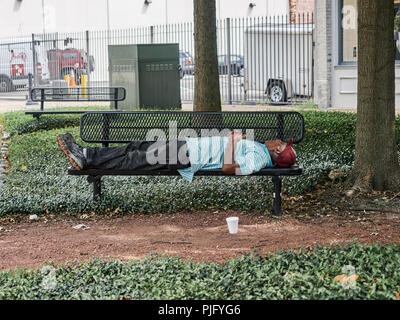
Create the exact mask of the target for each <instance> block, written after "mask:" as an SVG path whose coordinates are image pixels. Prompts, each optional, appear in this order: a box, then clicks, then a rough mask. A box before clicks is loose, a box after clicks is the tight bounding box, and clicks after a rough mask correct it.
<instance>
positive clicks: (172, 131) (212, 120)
mask: <svg viewBox="0 0 400 320" xmlns="http://www.w3.org/2000/svg"><path fill="white" fill-rule="evenodd" d="M234 129H240V130H243V131H242V132H243V133H246V135H247V138H252V140H254V141H258V142H260V143H264V142H265V141H266V140H275V139H280V140H282V141H288V140H289V139H290V138H291V137H293V138H294V143H295V144H297V143H300V142H301V141H302V140H303V137H304V118H303V116H302V115H301V114H300V113H298V112H286V111H285V112H283V111H265V112H244V111H241V112H189V111H135V112H119V111H91V112H87V113H85V114H84V115H82V117H81V125H80V137H81V139H82V141H84V142H86V143H96V144H102V145H103V147H107V146H109V145H110V144H122V143H128V142H130V141H134V140H143V141H154V140H153V139H154V136H157V137H158V138H159V139H158V140H165V141H167V140H173V139H177V138H180V139H182V138H185V137H187V136H192V135H193V134H195V136H196V137H205V136H216V135H217V136H218V135H221V136H226V134H227V131H226V130H228V132H229V131H231V130H234ZM149 133H151V134H149ZM302 172H303V170H302V168H301V167H300V166H298V165H295V166H292V167H290V168H277V167H267V168H264V169H262V170H260V171H259V172H256V173H254V174H253V175H252V176H271V177H272V183H273V214H274V215H276V216H280V215H281V214H282V208H281V202H282V196H281V192H282V178H281V177H282V176H299V175H301V174H302ZM68 174H70V175H74V176H87V181H88V182H89V183H91V184H92V185H93V198H94V199H100V198H101V188H102V182H101V179H102V177H103V176H179V175H180V174H179V172H178V171H177V170H176V169H161V170H98V169H88V170H76V169H74V168H70V169H69V170H68ZM195 176H224V177H242V176H236V175H226V174H225V173H223V172H222V170H221V169H214V170H201V171H198V172H196V174H195ZM243 177H245V176H243ZM182 179H183V178H182Z"/></svg>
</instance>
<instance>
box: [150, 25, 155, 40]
mask: <svg viewBox="0 0 400 320" xmlns="http://www.w3.org/2000/svg"><path fill="white" fill-rule="evenodd" d="M150 43H151V44H153V43H154V26H150Z"/></svg>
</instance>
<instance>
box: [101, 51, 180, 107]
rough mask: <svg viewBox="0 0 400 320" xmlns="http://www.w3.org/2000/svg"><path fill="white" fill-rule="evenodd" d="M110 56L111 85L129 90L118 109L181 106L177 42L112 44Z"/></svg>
mask: <svg viewBox="0 0 400 320" xmlns="http://www.w3.org/2000/svg"><path fill="white" fill-rule="evenodd" d="M108 59H109V71H110V72H109V76H110V85H111V86H120V87H124V88H125V89H126V99H125V101H122V102H119V103H118V107H119V109H121V110H123V111H132V110H138V109H171V108H174V109H176V108H181V106H182V104H181V94H180V77H179V68H180V66H179V45H178V44H135V45H109V46H108ZM112 107H113V106H112Z"/></svg>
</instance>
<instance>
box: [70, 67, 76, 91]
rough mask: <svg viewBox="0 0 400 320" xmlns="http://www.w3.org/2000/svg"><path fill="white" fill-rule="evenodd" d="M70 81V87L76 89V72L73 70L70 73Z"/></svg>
mask: <svg viewBox="0 0 400 320" xmlns="http://www.w3.org/2000/svg"><path fill="white" fill-rule="evenodd" d="M69 79H70V83H69V85H70V87H76V82H75V72H74V70H72V69H71V72H70V77H69Z"/></svg>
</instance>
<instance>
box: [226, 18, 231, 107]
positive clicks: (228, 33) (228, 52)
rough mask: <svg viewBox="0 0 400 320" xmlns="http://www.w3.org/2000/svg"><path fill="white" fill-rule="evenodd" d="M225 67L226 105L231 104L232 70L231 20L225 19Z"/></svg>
mask: <svg viewBox="0 0 400 320" xmlns="http://www.w3.org/2000/svg"><path fill="white" fill-rule="evenodd" d="M226 46H227V50H226V67H227V73H228V103H229V104H232V70H231V20H230V18H226Z"/></svg>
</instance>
